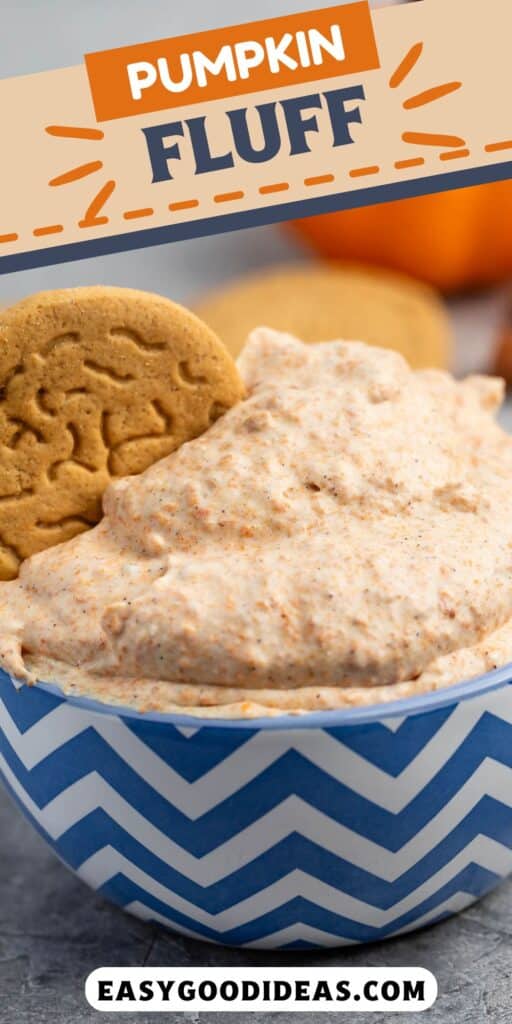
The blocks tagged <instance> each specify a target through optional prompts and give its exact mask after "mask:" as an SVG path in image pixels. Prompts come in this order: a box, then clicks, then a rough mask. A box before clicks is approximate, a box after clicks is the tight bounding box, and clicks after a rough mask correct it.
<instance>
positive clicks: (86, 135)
mask: <svg viewBox="0 0 512 1024" xmlns="http://www.w3.org/2000/svg"><path fill="white" fill-rule="evenodd" d="M45 131H46V133H47V135H51V136H53V137H54V138H58V139H85V140H88V141H89V142H101V140H102V139H104V138H105V133H104V132H103V131H102V130H101V128H81V127H77V126H73V125H62V124H50V125H48V126H47V127H46V128H45ZM101 170H103V162H102V161H101V160H89V161H88V162H87V163H83V164H79V165H78V166H77V167H71V168H70V169H69V170H67V171H64V172H63V173H62V174H58V175H57V176H56V177H55V178H52V179H51V181H49V182H48V184H49V185H50V187H52V188H59V187H60V186H61V185H70V184H71V183H72V182H74V181H80V180H81V179H82V178H87V177H89V175H91V174H97V173H98V172H99V171H101ZM115 188H116V182H115V181H114V180H112V179H111V180H109V181H106V182H105V183H104V184H103V185H102V186H101V188H100V189H99V190H98V191H97V192H96V193H95V194H94V196H93V198H92V199H91V202H90V203H89V205H88V207H87V209H86V211H85V213H84V216H83V217H82V218H81V220H79V221H78V226H79V227H80V228H92V227H97V226H100V225H102V224H108V221H109V218H108V217H107V216H106V214H104V213H103V212H102V211H103V209H104V207H105V205H106V203H107V202H108V200H109V199H110V197H111V195H112V194H113V192H114V190H115Z"/></svg>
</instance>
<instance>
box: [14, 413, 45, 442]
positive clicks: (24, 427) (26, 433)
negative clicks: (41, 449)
mask: <svg viewBox="0 0 512 1024" xmlns="http://www.w3.org/2000/svg"><path fill="white" fill-rule="evenodd" d="M9 424H10V426H12V427H14V433H13V435H12V437H11V439H10V441H6V445H7V448H11V449H15V448H18V447H19V445H20V444H21V442H22V441H23V440H24V439H25V438H28V437H31V438H33V440H34V441H35V442H36V443H38V444H41V442H42V441H43V440H44V438H43V435H42V433H41V431H40V430H38V429H37V427H32V426H31V425H30V424H29V423H26V422H25V421H24V420H14V419H11V420H9Z"/></svg>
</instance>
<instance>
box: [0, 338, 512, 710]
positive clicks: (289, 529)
mask: <svg viewBox="0 0 512 1024" xmlns="http://www.w3.org/2000/svg"><path fill="white" fill-rule="evenodd" d="M239 369H240V372H241V375H242V377H243V379H244V381H245V383H246V386H247V391H248V396H247V398H246V399H244V400H243V401H241V402H239V403H238V404H237V405H235V406H234V407H233V408H232V409H230V410H229V411H228V412H227V413H226V414H225V415H224V416H223V417H222V418H221V419H220V420H218V421H217V422H216V423H215V424H214V425H213V426H212V427H211V428H210V429H209V430H207V431H206V433H204V434H202V436H201V437H199V438H197V439H196V440H193V441H191V442H189V443H187V444H184V445H183V446H182V447H181V448H180V449H179V450H178V451H176V452H174V453H173V454H172V455H170V456H168V457H167V458H165V459H163V460H161V461H160V462H158V463H156V464H155V465H153V466H152V467H151V468H150V469H148V470H147V471H146V472H144V473H142V474H141V475H140V476H136V477H130V478H125V479H123V480H120V481H117V482H115V483H114V484H112V485H111V486H110V487H109V489H108V490H107V492H106V494H105V497H104V513H105V514H104V518H103V520H102V521H101V522H100V524H99V525H98V526H96V527H95V528H94V529H92V530H90V531H89V532H87V533H84V534H81V535H80V536H78V537H75V538H74V539H72V540H70V541H68V542H66V543H64V544H62V545H60V546H58V547H55V548H52V549H50V550H47V551H45V552H42V553H40V554H38V555H35V556H34V557H32V558H30V559H28V560H27V561H26V562H25V563H24V564H23V566H22V569H21V573H20V576H19V579H18V580H16V581H13V582H10V583H4V584H2V585H1V587H0V664H1V665H2V666H3V668H4V669H6V670H7V671H8V672H9V673H11V674H12V675H13V676H15V677H18V678H20V679H25V680H28V681H32V682H33V681H35V680H37V679H43V680H46V681H50V682H55V683H57V684H58V685H60V686H61V687H62V688H63V690H64V691H65V692H66V693H70V694H81V695H86V696H91V697H95V698H97V699H99V700H100V701H105V702H107V703H110V704H112V703H114V704H116V703H119V704H123V705H128V706H130V707H133V708H135V709H138V710H142V711H148V710H153V711H154V710H157V711H163V712H170V711H180V712H182V713H183V712H185V713H187V714H193V715H202V716H206V715H207V716H216V717H251V716H260V715H276V714H280V713H290V712H292V713H302V712H307V711H312V710H318V709H329V708H344V707H349V706H354V705H363V704H371V703H375V702H381V701H382V702H383V701H389V700H394V699H396V698H398V697H405V696H412V695H414V694H419V693H423V692H425V691H429V690H436V689H439V688H440V687H444V686H447V685H449V684H452V683H456V682H461V681H463V680H465V679H468V678H471V677H472V676H476V675H479V674H481V673H483V672H485V671H487V670H489V669H491V668H494V667H496V666H499V665H504V664H505V663H507V662H508V661H510V660H512V439H510V438H509V437H508V436H507V435H506V434H505V433H504V432H503V431H502V430H501V429H500V428H499V426H498V425H497V424H496V422H495V420H494V414H495V412H496V409H497V408H498V406H499V404H500V401H501V398H502V384H501V382H500V381H498V380H494V379H490V378H483V377H470V378H468V379H467V380H465V381H463V382H460V383H459V382H456V381H455V380H454V379H453V378H452V377H451V376H450V375H449V374H447V373H444V372H442V371H437V370H436V371H434V370H421V371H416V372H413V371H412V370H411V369H410V368H409V367H408V365H407V364H406V362H405V361H404V359H403V358H402V357H401V356H400V355H398V354H397V353H394V352H391V351H387V350H383V349H378V348H372V347H369V346H366V345H364V344H362V343H358V342H344V341H339V342H329V343H325V344H319V345H304V344H302V343H301V342H300V341H298V340H296V339H294V338H292V337H289V336H287V335H282V334H277V333H275V332H273V331H270V330H267V329H264V328H262V329H259V330H257V331H256V332H254V333H253V334H252V335H251V337H250V339H249V341H248V342H247V345H246V347H245V349H244V350H243V352H242V354H241V356H240V358H239Z"/></svg>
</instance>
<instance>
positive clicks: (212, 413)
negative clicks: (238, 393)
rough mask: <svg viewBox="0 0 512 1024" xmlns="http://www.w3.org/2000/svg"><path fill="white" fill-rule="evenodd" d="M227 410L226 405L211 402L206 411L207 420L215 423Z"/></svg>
mask: <svg viewBox="0 0 512 1024" xmlns="http://www.w3.org/2000/svg"><path fill="white" fill-rule="evenodd" d="M227 412H228V407H227V405H223V404H222V402H212V404H211V406H210V409H209V411H208V422H209V423H216V422H217V420H220V418H221V416H225V414H226V413H227Z"/></svg>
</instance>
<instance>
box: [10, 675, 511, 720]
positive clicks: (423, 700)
mask: <svg viewBox="0 0 512 1024" xmlns="http://www.w3.org/2000/svg"><path fill="white" fill-rule="evenodd" d="M0 678H5V679H8V680H9V681H10V682H11V684H12V685H13V686H16V687H19V686H20V682H19V681H17V680H15V679H13V677H12V676H10V675H8V673H7V672H5V671H4V670H3V669H1V668H0ZM509 685H512V662H508V663H507V664H506V665H504V666H503V667H501V668H496V669H493V670H492V671H491V672H486V673H484V675H481V676H476V677H475V678H474V679H469V680H466V681H465V682H462V683H455V684H453V685H451V686H446V687H443V688H442V689H441V690H431V691H429V692H428V693H421V694H416V695H413V696H411V697H406V698H403V699H402V700H396V701H389V703H387V702H384V701H383V702H381V703H378V704H367V705H364V706H363V707H354V708H337V709H336V708H334V709H333V710H330V711H329V710H323V711H309V712H306V713H305V714H303V715H286V714H283V715H275V716H272V717H270V716H264V717H261V718H217V717H216V718H201V717H200V716H199V715H187V714H178V713H177V712H163V711H137V710H136V709H135V708H131V707H129V706H125V705H122V704H106V703H103V702H102V701H99V700H95V699H94V698H92V697H77V696H75V695H73V694H67V693H65V692H64V691H63V690H62V689H61V688H60V687H59V686H58V685H57V684H55V683H45V682H42V681H41V682H39V681H38V682H37V684H36V688H37V689H38V690H42V691H44V692H45V693H48V694H50V695H51V696H52V697H58V698H60V699H61V700H64V701H67V702H68V703H69V704H70V705H72V706H73V707H77V708H82V709H84V710H88V711H93V712H95V713H99V714H103V715H115V716H117V717H120V718H127V719H134V720H136V721H139V722H148V723H149V722H154V723H160V724H167V725H173V726H177V727H179V728H188V729H195V730H197V731H198V730H199V729H205V728H207V729H222V730H225V729H228V730H236V729H239V730H240V729H241V730H249V731H253V732H254V731H261V730H271V731H276V730H277V731H283V730H287V729H338V728H340V727H342V726H343V727H345V726H347V727H348V726H360V725H367V724H373V725H375V724H378V723H379V722H382V721H383V720H387V719H390V718H409V717H411V716H416V715H421V714H425V713H426V712H429V711H437V710H439V709H440V708H445V707H447V706H449V705H451V704H458V703H460V702H461V701H466V700H472V699H474V698H476V697H480V696H482V695H483V694H486V693H489V692H491V691H492V690H498V689H501V688H503V687H505V686H509ZM21 686H23V687H24V688H27V689H29V687H28V686H27V684H26V683H23V682H22V681H21Z"/></svg>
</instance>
